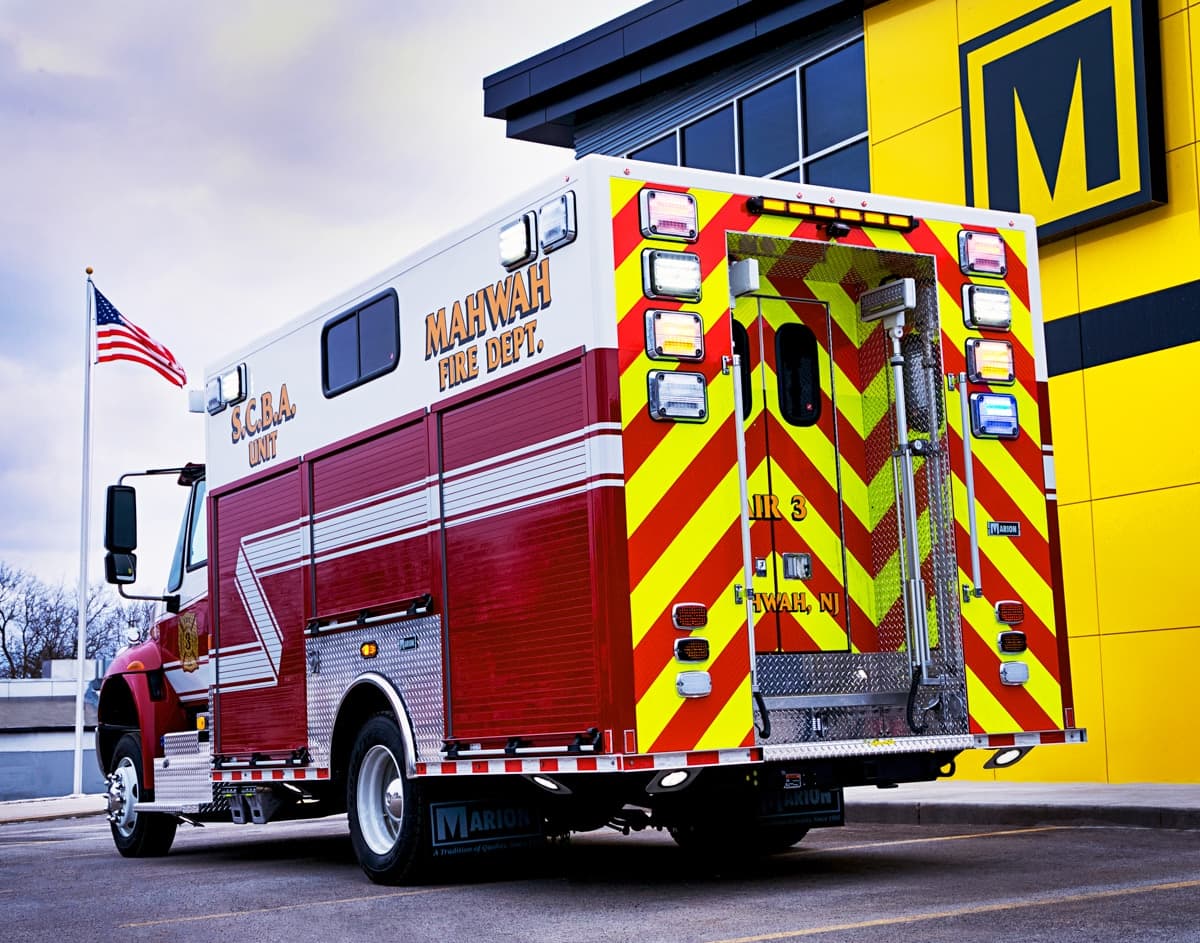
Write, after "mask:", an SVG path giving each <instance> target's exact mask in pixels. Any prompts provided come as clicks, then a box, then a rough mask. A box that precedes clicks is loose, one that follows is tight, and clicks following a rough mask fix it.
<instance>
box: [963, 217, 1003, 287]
mask: <svg viewBox="0 0 1200 943" xmlns="http://www.w3.org/2000/svg"><path fill="white" fill-rule="evenodd" d="M958 267H959V268H960V269H961V270H962V273H963V274H964V275H999V276H1001V277H1003V276H1004V275H1006V274H1007V273H1008V255H1007V250H1006V247H1005V245H1004V238H1003V237H1002V236H1001V235H1000V234H999V233H994V232H971V231H970V230H967V229H962V230H959V233H958Z"/></svg>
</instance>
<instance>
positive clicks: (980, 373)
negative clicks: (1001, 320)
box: [967, 337, 1016, 386]
mask: <svg viewBox="0 0 1200 943" xmlns="http://www.w3.org/2000/svg"><path fill="white" fill-rule="evenodd" d="M967 379H968V380H970V381H971V382H972V383H989V384H992V385H993V386H1012V384H1013V381H1014V380H1015V379H1016V372H1015V371H1014V369H1013V346H1012V342H1011V341H1001V340H983V339H981V338H978V337H969V338H967Z"/></svg>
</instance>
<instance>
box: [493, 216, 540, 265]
mask: <svg viewBox="0 0 1200 943" xmlns="http://www.w3.org/2000/svg"><path fill="white" fill-rule="evenodd" d="M536 230H537V217H536V216H535V215H534V214H533V213H525V214H523V215H522V216H520V217H519V218H517V219H514V220H513V221H512V222H511V223H506V224H505V225H503V226H501V227H500V264H501V265H503V266H504V267H505V268H506V269H514V268H517V267H519V266H521V265H524V264H525V263H526V262H532V261H533V260H534V259H535V258H536V257H537V239H535V238H534V233H535V231H536Z"/></svg>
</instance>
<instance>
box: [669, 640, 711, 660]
mask: <svg viewBox="0 0 1200 943" xmlns="http://www.w3.org/2000/svg"><path fill="white" fill-rule="evenodd" d="M675 660H676V661H707V660H708V639H706V638H701V637H699V636H697V635H692V636H689V637H688V638H677V639H675Z"/></svg>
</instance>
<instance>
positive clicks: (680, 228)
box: [638, 190, 700, 242]
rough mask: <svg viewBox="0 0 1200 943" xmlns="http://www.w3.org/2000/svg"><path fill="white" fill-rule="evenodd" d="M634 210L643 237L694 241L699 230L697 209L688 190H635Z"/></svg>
mask: <svg viewBox="0 0 1200 943" xmlns="http://www.w3.org/2000/svg"><path fill="white" fill-rule="evenodd" d="M638 211H639V216H640V218H641V225H642V235H643V236H645V237H646V238H647V239H678V240H681V241H683V242H695V241H696V237H697V235H699V233H700V213H699V210H698V208H697V206H696V198H695V197H694V196H692V195H691V194H690V193H678V192H676V191H674V190H643V191H642V192H641V193H640V194H638Z"/></svg>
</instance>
